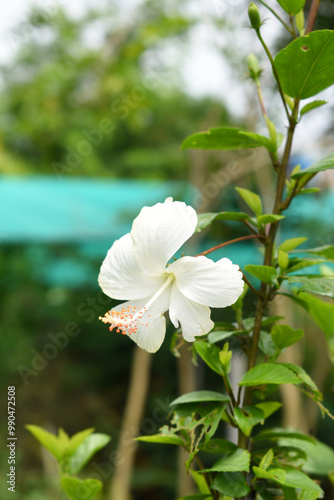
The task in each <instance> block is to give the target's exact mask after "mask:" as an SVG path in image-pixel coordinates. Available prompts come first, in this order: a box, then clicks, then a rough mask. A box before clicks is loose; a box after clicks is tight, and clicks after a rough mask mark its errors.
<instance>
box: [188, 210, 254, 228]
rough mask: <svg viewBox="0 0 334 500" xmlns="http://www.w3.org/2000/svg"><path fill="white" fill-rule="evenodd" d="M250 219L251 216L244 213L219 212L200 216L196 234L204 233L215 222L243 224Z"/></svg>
mask: <svg viewBox="0 0 334 500" xmlns="http://www.w3.org/2000/svg"><path fill="white" fill-rule="evenodd" d="M247 219H249V215H247V214H245V213H244V212H219V213H205V214H198V222H197V227H196V232H199V231H202V230H203V229H205V228H206V227H208V226H209V225H210V224H211V223H212V222H213V221H215V220H233V221H239V222H243V221H245V220H247Z"/></svg>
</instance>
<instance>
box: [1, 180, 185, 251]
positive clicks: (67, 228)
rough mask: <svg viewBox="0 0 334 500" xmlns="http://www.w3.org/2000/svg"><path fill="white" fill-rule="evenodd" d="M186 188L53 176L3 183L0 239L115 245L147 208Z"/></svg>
mask: <svg viewBox="0 0 334 500" xmlns="http://www.w3.org/2000/svg"><path fill="white" fill-rule="evenodd" d="M184 188H185V185H182V184H181V183H172V182H169V183H162V182H152V181H129V180H110V179H108V180H106V179H87V178H84V179H82V178H75V179H73V178H72V179H64V180H59V179H58V178H55V177H51V176H33V177H23V178H22V177H1V178H0V200H1V202H0V203H1V207H2V209H1V215H0V235H1V236H0V239H1V240H2V241H3V243H12V242H21V243H29V242H49V243H51V242H64V243H71V242H72V243H75V242H80V243H82V242H88V241H95V242H97V241H103V240H106V239H108V240H109V241H110V240H114V239H115V238H118V237H119V236H121V235H123V234H124V233H126V232H127V231H128V230H129V227H130V223H131V221H132V220H133V218H134V217H135V216H136V215H137V214H138V212H139V211H140V209H141V208H142V207H143V206H144V205H153V204H155V203H157V202H159V201H164V200H165V198H167V197H168V196H173V195H174V196H180V194H182V191H183V189H184Z"/></svg>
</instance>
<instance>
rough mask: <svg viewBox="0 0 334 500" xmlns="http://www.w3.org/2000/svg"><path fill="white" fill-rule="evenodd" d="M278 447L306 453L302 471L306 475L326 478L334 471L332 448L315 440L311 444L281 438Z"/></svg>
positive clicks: (333, 452)
mask: <svg viewBox="0 0 334 500" xmlns="http://www.w3.org/2000/svg"><path fill="white" fill-rule="evenodd" d="M279 445H280V446H295V447H296V448H300V449H301V450H303V451H304V452H305V453H306V460H305V461H304V462H303V464H302V469H303V471H304V472H306V473H308V474H315V475H317V476H328V475H330V474H332V473H333V471H334V451H333V449H332V448H330V447H329V446H327V445H326V444H324V443H321V442H320V441H318V440H317V439H314V440H313V442H310V441H305V440H304V439H303V440H301V439H298V437H296V438H293V437H282V438H281V439H280V440H279Z"/></svg>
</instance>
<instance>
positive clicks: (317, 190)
mask: <svg viewBox="0 0 334 500" xmlns="http://www.w3.org/2000/svg"><path fill="white" fill-rule="evenodd" d="M320 191H321V189H320V188H302V189H301V190H300V191H299V192H298V193H297V194H296V196H300V195H302V194H313V193H320Z"/></svg>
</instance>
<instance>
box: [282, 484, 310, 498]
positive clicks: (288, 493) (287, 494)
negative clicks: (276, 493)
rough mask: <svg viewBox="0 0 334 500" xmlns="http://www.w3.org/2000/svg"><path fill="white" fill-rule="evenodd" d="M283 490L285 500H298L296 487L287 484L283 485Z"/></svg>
mask: <svg viewBox="0 0 334 500" xmlns="http://www.w3.org/2000/svg"><path fill="white" fill-rule="evenodd" d="M282 490H283V494H284V500H298V495H297V491H296V490H295V488H289V487H287V486H283V488H282ZM303 491H305V490H303Z"/></svg>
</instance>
